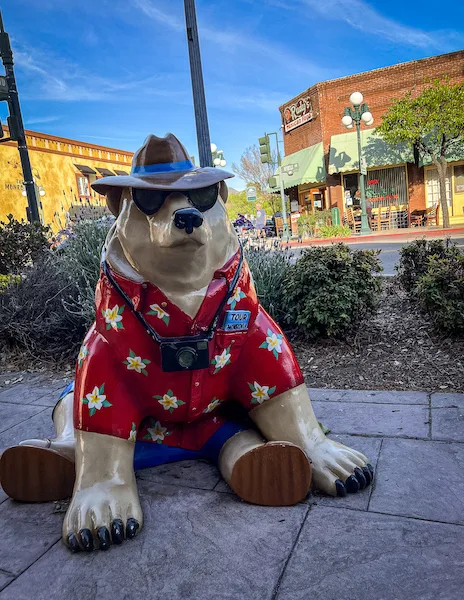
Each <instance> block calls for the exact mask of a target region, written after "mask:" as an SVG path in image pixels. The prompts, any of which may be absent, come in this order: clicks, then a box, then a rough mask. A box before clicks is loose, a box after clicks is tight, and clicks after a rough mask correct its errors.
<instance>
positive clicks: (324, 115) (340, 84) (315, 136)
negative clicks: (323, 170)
mask: <svg viewBox="0 0 464 600" xmlns="http://www.w3.org/2000/svg"><path fill="white" fill-rule="evenodd" d="M444 75H447V76H449V78H450V81H451V83H458V82H463V81H464V50H463V51H460V52H452V53H450V54H442V55H440V56H433V57H431V58H425V59H421V60H416V61H412V62H408V63H401V64H398V65H393V66H391V67H384V68H382V69H375V70H374V71H368V72H366V73H359V74H357V75H349V76H348V77H342V78H340V79H332V80H330V81H324V82H322V83H318V84H316V85H314V86H312V87H311V88H309V89H308V90H306V91H305V92H303V93H302V94H300V95H298V96H296V98H295V99H292V100H289V101H288V102H287V103H286V104H284V105H283V106H281V107H280V112H281V113H282V112H283V109H284V108H285V106H286V105H287V104H289V103H290V102H293V101H294V100H298V98H301V97H303V96H305V95H310V96H311V99H312V101H313V111H314V113H315V114H316V118H315V119H314V120H313V121H311V122H310V123H306V124H305V125H302V126H300V127H297V128H296V129H294V130H293V131H291V132H289V133H286V134H284V146H285V154H292V153H293V152H297V151H298V150H302V149H303V148H307V147H308V146H311V145H312V144H316V143H317V142H320V141H323V142H324V149H325V150H326V151H327V149H328V147H329V144H330V138H331V136H332V135H336V134H339V133H345V132H346V129H345V128H344V127H343V125H342V124H341V118H342V116H343V109H344V108H345V106H348V105H349V98H350V94H351V93H352V92H354V91H360V92H361V93H362V94H363V96H364V98H365V100H366V101H367V103H368V104H369V108H370V111H371V113H372V114H373V116H374V119H375V124H374V127H375V125H378V124H379V123H380V122H381V117H382V115H383V114H384V113H385V112H386V111H387V109H388V106H389V105H390V103H391V101H392V99H397V98H401V97H402V96H404V94H405V93H406V92H407V91H408V90H411V89H414V93H415V94H418V93H420V91H421V89H422V88H423V87H424V85H425V84H426V80H427V79H434V78H439V77H443V76H444Z"/></svg>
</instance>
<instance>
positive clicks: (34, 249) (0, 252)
mask: <svg viewBox="0 0 464 600" xmlns="http://www.w3.org/2000/svg"><path fill="white" fill-rule="evenodd" d="M7 219H8V222H7V223H4V222H3V221H1V222H0V275H10V274H12V275H19V274H21V272H22V271H23V269H24V268H25V267H27V266H30V265H31V263H32V262H34V261H35V260H37V259H39V258H41V257H42V256H43V254H44V252H45V251H46V250H47V249H48V237H49V235H50V228H49V227H45V226H44V225H42V224H40V223H25V222H24V221H16V219H14V218H13V215H8V216H7Z"/></svg>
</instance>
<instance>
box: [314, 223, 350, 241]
mask: <svg viewBox="0 0 464 600" xmlns="http://www.w3.org/2000/svg"><path fill="white" fill-rule="evenodd" d="M319 235H320V236H321V237H323V238H332V237H350V236H351V229H350V228H349V227H348V225H324V226H323V227H321V228H320V229H319Z"/></svg>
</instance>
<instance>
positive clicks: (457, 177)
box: [454, 165, 464, 194]
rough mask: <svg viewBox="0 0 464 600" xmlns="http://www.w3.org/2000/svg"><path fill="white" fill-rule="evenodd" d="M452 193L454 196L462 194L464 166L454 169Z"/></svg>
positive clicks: (463, 190)
mask: <svg viewBox="0 0 464 600" xmlns="http://www.w3.org/2000/svg"><path fill="white" fill-rule="evenodd" d="M454 191H455V192H456V194H462V193H463V192H464V165H457V166H455V167H454Z"/></svg>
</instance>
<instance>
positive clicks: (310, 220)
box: [298, 210, 332, 238]
mask: <svg viewBox="0 0 464 600" xmlns="http://www.w3.org/2000/svg"><path fill="white" fill-rule="evenodd" d="M331 221H332V213H331V212H330V211H329V210H319V211H317V212H315V213H313V214H309V215H300V216H299V217H298V234H299V236H300V237H302V238H305V237H312V236H314V235H315V234H316V232H317V231H319V230H320V229H321V228H323V227H325V226H327V225H329V224H330V223H331Z"/></svg>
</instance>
